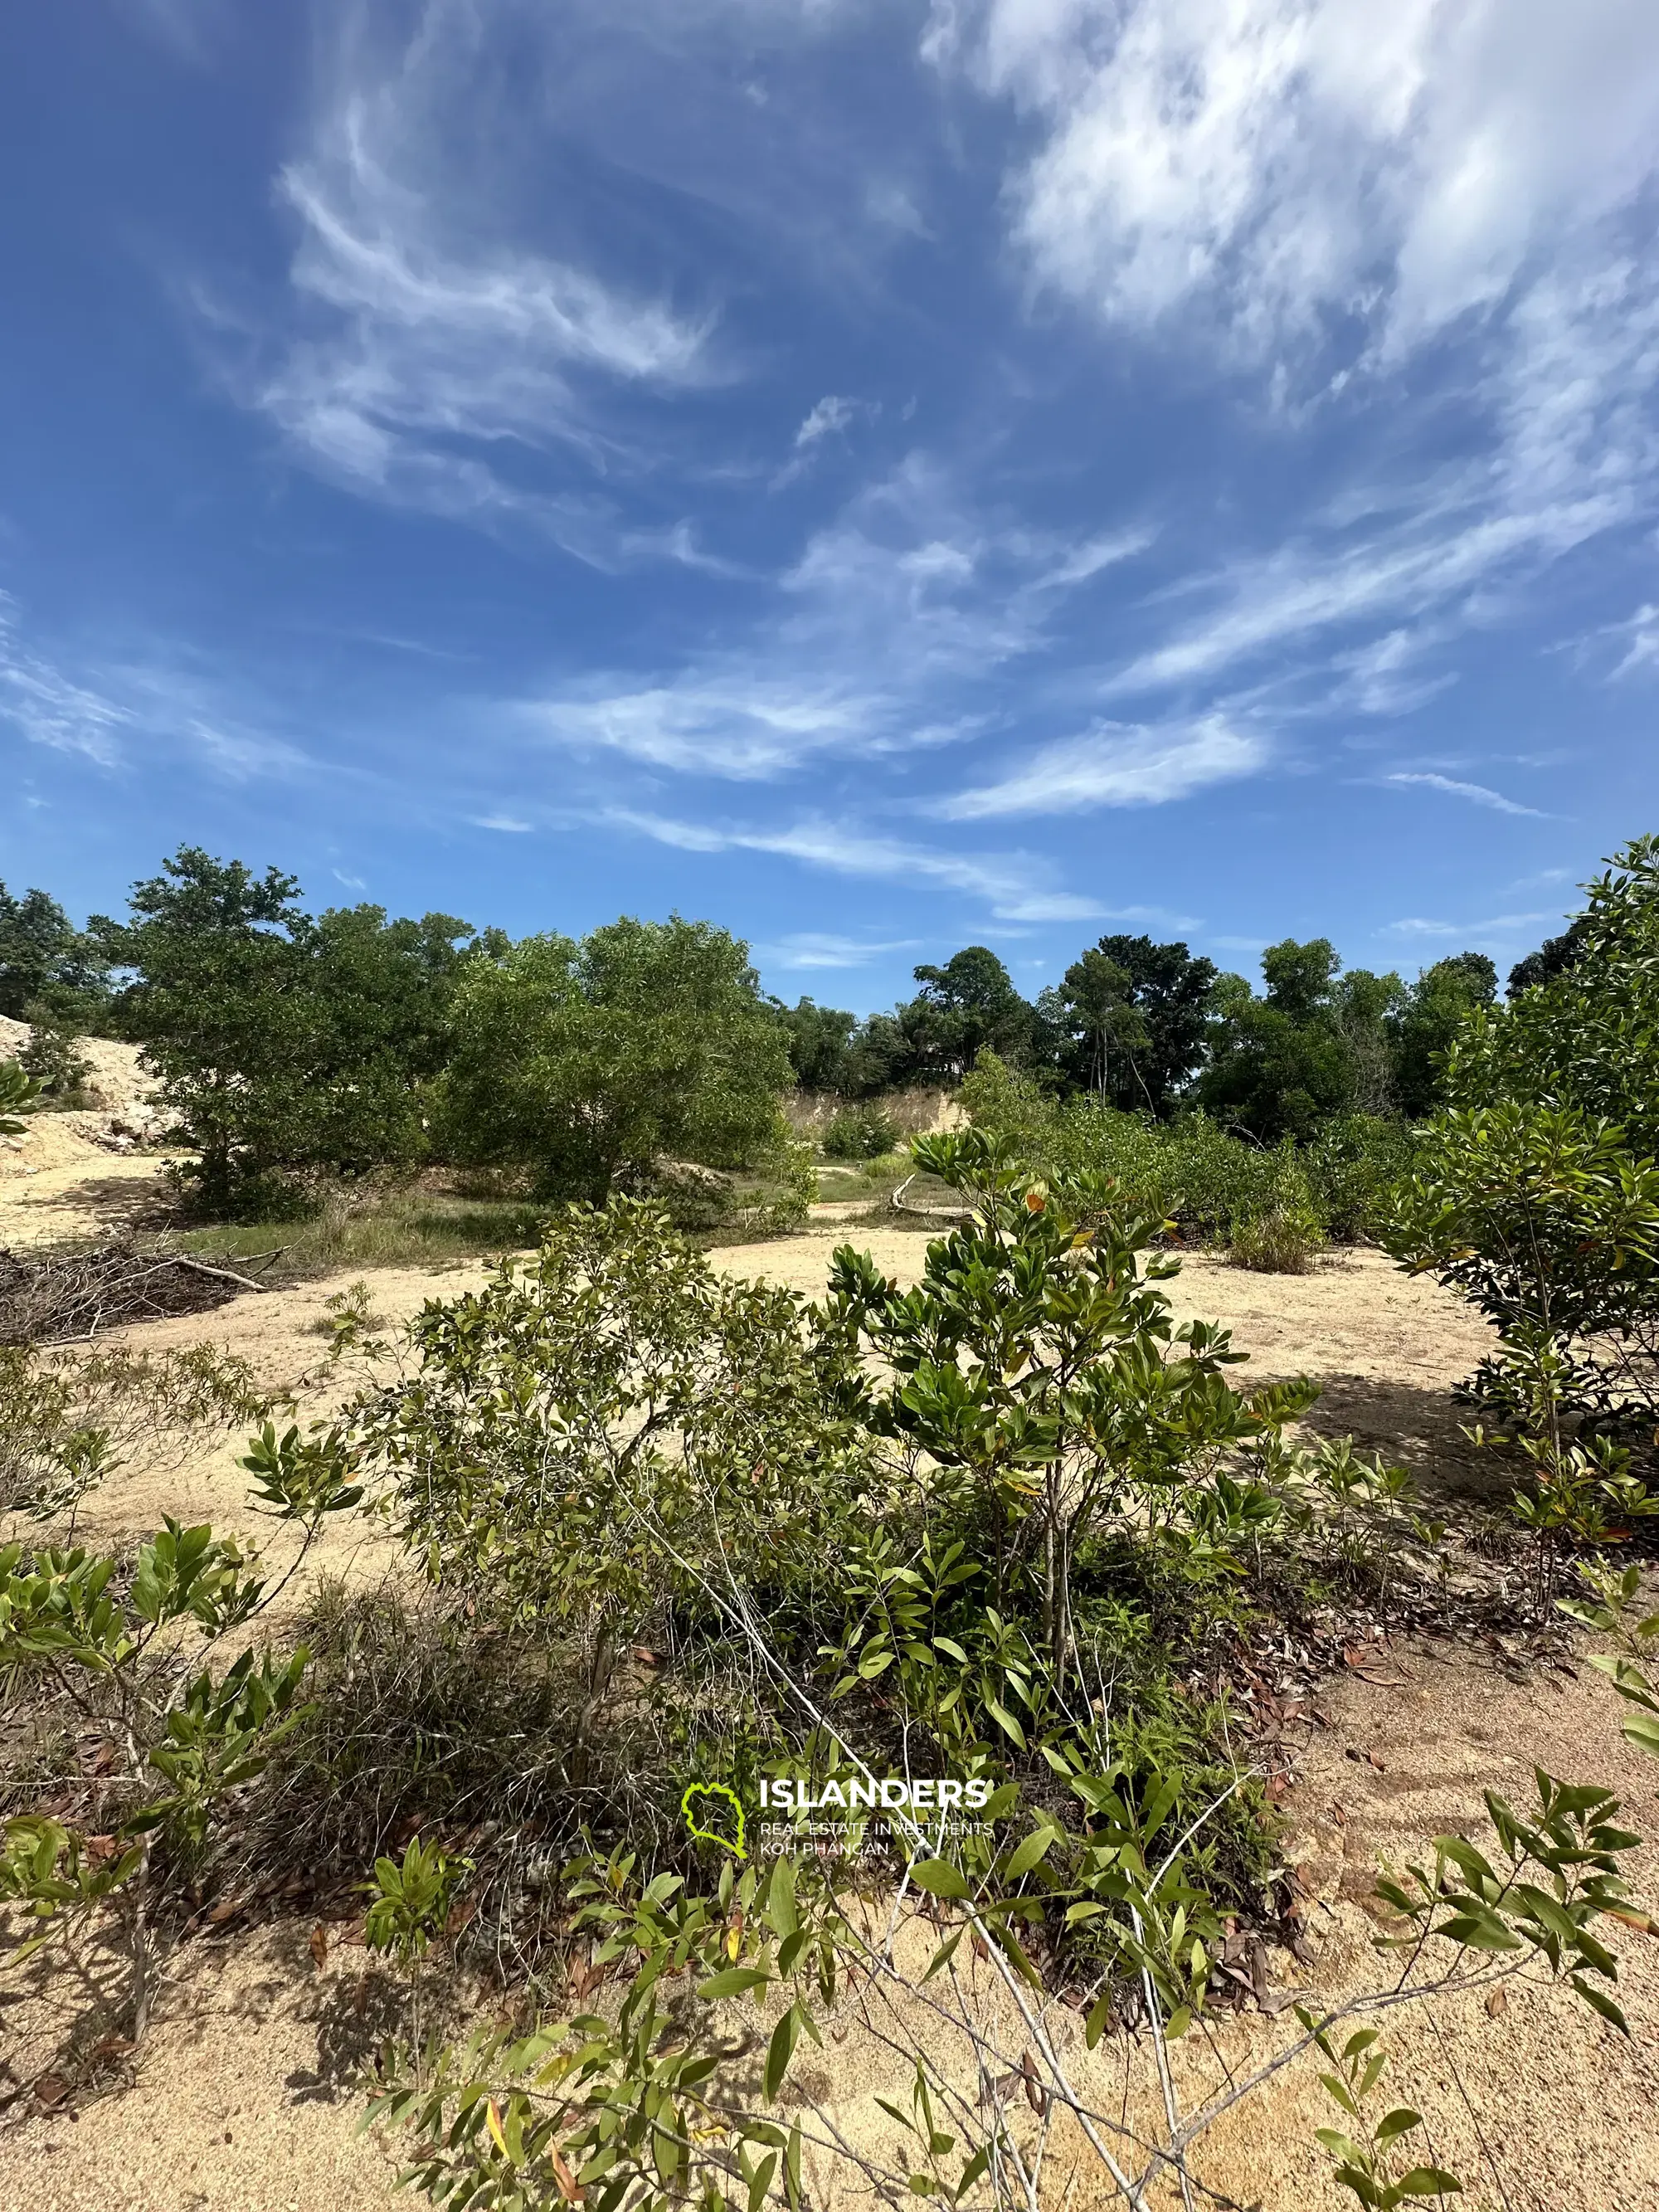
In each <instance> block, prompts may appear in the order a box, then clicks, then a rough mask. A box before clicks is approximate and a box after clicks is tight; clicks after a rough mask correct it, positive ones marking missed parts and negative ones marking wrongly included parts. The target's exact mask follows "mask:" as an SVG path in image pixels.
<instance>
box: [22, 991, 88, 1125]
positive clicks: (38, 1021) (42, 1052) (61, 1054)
mask: <svg viewBox="0 0 1659 2212" xmlns="http://www.w3.org/2000/svg"><path fill="white" fill-rule="evenodd" d="M28 1012H29V1020H30V1024H31V1026H30V1033H29V1041H28V1042H27V1044H26V1045H25V1046H24V1048H23V1049H22V1052H21V1054H20V1055H19V1065H20V1066H21V1067H22V1068H23V1070H24V1072H25V1073H27V1074H29V1075H32V1076H33V1078H34V1079H35V1081H36V1082H37V1083H39V1085H40V1091H41V1098H42V1103H43V1104H45V1105H46V1106H47V1107H48V1108H52V1109H58V1111H60V1112H61V1111H64V1110H67V1109H72V1108H75V1107H78V1106H84V1105H85V1104H86V1103H87V1102H88V1091H87V1086H88V1083H89V1082H90V1080H91V1078H92V1066H91V1063H90V1062H89V1061H88V1060H86V1059H85V1058H83V1057H82V1054H81V1053H80V1052H79V1051H78V1050H77V1049H76V1032H75V1030H73V1029H71V1028H70V1025H69V1024H67V1023H66V1022H63V1021H60V1020H58V1019H55V1018H53V1017H52V1014H51V1013H49V1012H46V1010H44V1009H43V1008H41V1007H39V1006H30V1008H29V1010H28Z"/></svg>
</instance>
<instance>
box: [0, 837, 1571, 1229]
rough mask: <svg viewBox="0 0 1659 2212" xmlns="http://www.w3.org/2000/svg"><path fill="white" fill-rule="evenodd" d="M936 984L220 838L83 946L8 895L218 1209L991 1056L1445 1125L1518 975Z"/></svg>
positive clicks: (579, 1167)
mask: <svg viewBox="0 0 1659 2212" xmlns="http://www.w3.org/2000/svg"><path fill="white" fill-rule="evenodd" d="M1576 950H1577V940H1576V939H1574V937H1573V935H1572V933H1571V931H1569V932H1568V933H1566V934H1565V936H1564V937H1562V938H1560V939H1555V940H1553V942H1552V943H1551V944H1550V945H1546V946H1545V947H1544V948H1543V949H1542V950H1541V951H1540V952H1539V953H1536V954H1534V955H1533V956H1532V957H1531V959H1530V960H1529V961H1528V962H1523V963H1521V966H1520V967H1518V968H1517V969H1516V970H1515V971H1514V973H1513V975H1511V978H1510V992H1511V994H1514V993H1515V992H1516V991H1517V990H1518V989H1522V988H1524V987H1526V985H1527V984H1528V983H1529V982H1533V981H1539V980H1541V979H1543V978H1545V977H1547V976H1548V975H1555V974H1559V973H1560V972H1562V971H1563V970H1564V969H1569V968H1571V963H1572V961H1573V958H1574V957H1575V953H1576ZM1534 969H1537V970H1538V971H1539V973H1538V974H1537V975H1534V973H1533V971H1534ZM1261 977H1262V988H1261V991H1260V992H1258V991H1256V990H1255V988H1253V987H1252V986H1251V985H1250V983H1249V981H1247V980H1246V979H1245V978H1244V977H1243V976H1241V975H1230V974H1225V973H1223V972H1221V971H1219V970H1218V969H1217V968H1216V966H1215V964H1214V963H1212V961H1209V960H1207V959H1205V958H1203V957H1198V956H1194V954H1193V953H1192V952H1191V951H1189V950H1188V947H1187V945H1184V944H1182V943H1179V942H1171V943H1168V944H1158V943H1155V942H1154V941H1153V940H1152V939H1151V938H1150V937H1146V936H1144V935H1143V936H1133V935H1123V934H1119V935H1108V936H1104V937H1103V938H1101V939H1099V941H1098V943H1097V944H1096V945H1091V946H1090V947H1089V948H1088V949H1087V950H1086V951H1084V952H1082V953H1081V954H1080V955H1079V957H1078V958H1077V959H1076V960H1075V961H1073V963H1072V964H1071V965H1070V966H1069V967H1068V968H1067V969H1066V972H1065V975H1064V976H1063V978H1062V980H1061V981H1060V983H1059V984H1057V985H1055V986H1053V987H1049V988H1048V989H1046V990H1044V991H1042V993H1040V994H1038V996H1037V997H1036V1000H1026V999H1025V998H1024V997H1023V996H1022V995H1021V994H1020V993H1019V992H1018V990H1017V989H1016V987H1015V986H1014V983H1013V981H1012V978H1011V977H1010V975H1009V973H1008V970H1007V969H1006V966H1005V965H1004V963H1002V961H1001V960H1000V959H999V958H998V957H997V955H996V954H995V953H994V952H993V951H990V950H989V949H988V948H987V946H984V945H969V946H966V947H965V948H963V950H962V951H958V952H957V953H956V954H954V955H953V956H952V957H951V958H950V959H949V960H947V961H945V962H944V963H941V964H927V963H924V964H922V965H921V966H919V967H918V968H917V969H915V981H916V983H917V985H918V989H917V992H916V994H915V997H914V998H912V999H910V1000H908V1001H906V1002H904V1003H903V1004H901V1005H899V1006H895V1007H894V1008H893V1009H892V1010H891V1012H883V1013H875V1014H872V1015H870V1016H869V1017H868V1018H865V1019H862V1020H860V1018H858V1017H856V1016H855V1015H854V1014H852V1013H849V1012H841V1011H838V1010H836V1009H834V1008H830V1007H824V1006H817V1005H816V1004H815V1003H814V1002H813V1001H812V1000H811V999H807V998H803V999H801V1000H799V1003H798V1004H797V1005H795V1006H786V1005H784V1004H783V1003H782V1002H781V1000H777V999H775V998H771V997H769V996H768V995H767V994H765V993H764V992H763V989H762V987H761V983H760V979H759V977H758V976H757V974H756V972H755V970H754V969H753V967H752V966H751V965H750V960H749V956H748V950H747V947H746V946H745V945H744V944H743V943H742V942H741V941H740V940H739V939H736V938H734V937H732V935H731V934H730V933H729V932H727V931H726V930H723V929H720V928H719V927H715V926H714V925H713V924H711V923H708V922H690V921H684V920H682V919H680V918H678V917H675V918H674V919H672V920H671V921H666V922H643V921H635V920H631V919H629V918H626V917H624V918H623V919H622V920H619V921H616V922H614V923H611V924H610V925H608V926H606V927H603V928H599V929H596V930H594V931H592V933H590V934H588V935H587V936H586V937H585V938H582V939H574V938H570V937H567V936H563V935H561V934H558V933H543V934H537V935H532V936H529V937H526V938H523V939H519V940H517V941H516V942H515V941H513V939H510V938H509V937H508V936H507V933H505V932H503V931H501V930H499V929H490V928H485V929H477V928H475V927H473V926H472V925H471V924H470V923H468V922H465V921H461V920H460V919H459V918H458V917H457V916H455V915H447V914H436V913H435V914H427V915H422V917H421V918H420V919H419V920H418V921H416V920H411V919H407V918H404V919H396V918H392V917H390V916H389V915H387V913H386V909H385V908H382V907H379V906H375V905H371V904H363V905H358V906H354V907H343V908H330V909H328V910H326V911H325V912H324V913H322V914H320V915H313V914H311V913H310V912H308V911H307V908H305V906H304V905H303V904H302V903H301V889H300V885H299V884H298V883H297V882H296V881H295V878H293V877H291V876H289V875H286V874H284V873H283V872H281V871H280V870H278V869H276V868H274V867H270V868H267V869H266V870H265V872H264V874H262V875H261V874H256V873H255V872H254V871H252V869H250V868H249V867H247V866H245V865H244V864H243V863H242V862H240V861H236V860H233V861H222V860H216V859H214V858H213V857H212V856H210V854H208V853H206V852H205V851H204V850H202V849H201V848H197V847H192V846H185V847H181V848H180V849H179V852H178V853H176V854H174V855H173V858H172V859H170V860H167V861H165V862H163V864H162V868H161V873H160V874H158V875H156V876H155V877H152V878H148V879H147V880H145V881H143V882H141V883H138V884H135V885H134V886H133V889H132V891H131V897H130V900H129V904H128V911H127V914H126V915H125V918H124V919H121V920H115V919H112V918H111V917H109V916H107V915H94V916H93V917H92V918H91V920H90V921H88V925H87V927H85V928H84V929H77V928H76V927H74V925H73V924H72V923H71V922H70V919H69V917H68V916H67V915H66V914H65V913H64V909H63V908H62V907H61V906H60V905H59V904H58V902H57V901H56V900H54V899H53V898H52V897H51V896H49V895H48V894H47V893H46V892H45V891H43V890H38V889H37V890H29V891H27V892H26V893H25V894H24V895H23V896H21V897H15V896H13V895H12V894H10V893H9V891H8V890H6V889H5V887H4V885H3V884H0V1013H4V1014H7V1015H10V1016H13V1017H14V1018H21V1019H23V1020H26V1021H28V1022H29V1023H31V1024H33V1026H34V1029H35V1041H34V1044H33V1048H32V1050H33V1057H34V1060H35V1062H36V1064H37V1067H38V1068H39V1069H40V1070H41V1071H45V1072H46V1073H49V1072H50V1070H51V1068H52V1066H54V1065H57V1066H70V1065H72V1055H71V1054H70V1053H69V1051H68V1047H67V1042H66V1041H67V1040H70V1039H72V1037H73V1036H75V1035H76V1034H86V1033H89V1032H98V1033H101V1034H108V1035H114V1036H122V1037H125V1038H127V1039H130V1040H131V1041H132V1042H136V1043H137V1044H139V1045H140V1046H142V1047H143V1051H144V1053H145V1055H146V1057H147V1060H149V1064H150V1065H151V1066H153V1067H154V1068H155V1071H156V1072H157V1074H158V1077H159V1079H160V1087H161V1094H162V1097H163V1100H164V1102H165V1103H166V1105H167V1107H168V1108H169V1109H171V1111H172V1112H173V1115H174V1116H175V1118H176V1121H177V1122H178V1124H179V1127H180V1128H181V1129H182V1130H183V1132H184V1133H185V1134H186V1135H187V1136H188V1138H189V1139H190V1140H191V1144H192V1146H193V1147H194V1148H195V1149H196V1151H197V1153H198V1154H199V1157H200V1165H199V1169H198V1170H197V1176H198V1180H199V1185H200V1189H201V1193H202V1195H203V1197H204V1199H205V1200H207V1201H208V1202H209V1203H210V1204H212V1205H214V1206H223V1205H226V1204H228V1203H229V1202H230V1201H231V1200H232V1199H233V1198H234V1196H235V1195H236V1194H238V1193H239V1192H245V1191H246V1189H247V1188H249V1187H250V1186H254V1187H257V1186H258V1185H259V1184H260V1182H262V1180H264V1181H269V1180H270V1178H272V1177H279V1176H283V1175H287V1174H291V1173H293V1172H295V1171H300V1172H304V1171H307V1170H323V1171H332V1172H346V1173H360V1172H362V1171H364V1170H368V1169H369V1168H371V1167H376V1166H384V1165H392V1166H410V1165H413V1164H419V1163H420V1162H421V1161H422V1160H423V1159H427V1158H441V1159H444V1160H447V1161H449V1162H453V1163H455V1164H464V1165H477V1166H497V1165H499V1166H509V1165H520V1166H522V1165H530V1166H532V1167H533V1168H534V1170H536V1173H537V1176H538V1184H539V1187H541V1188H544V1189H546V1190H549V1191H558V1192H563V1193H568V1194H578V1195H582V1196H587V1197H592V1198H595V1199H599V1198H603V1197H604V1196H605V1194H606V1193H608V1192H609V1191H610V1190H611V1189H612V1188H615V1187H617V1185H618V1184H619V1183H624V1184H625V1183H626V1182H628V1181H629V1179H630V1177H635V1178H637V1176H638V1174H639V1173H640V1172H641V1171H648V1170H649V1168H650V1164H651V1163H652V1162H653V1160H655V1159H657V1158H661V1157H664V1156H666V1157H669V1158H684V1159H689V1160H693V1161H697V1162H701V1163H703V1164H708V1165H711V1166H715V1167H738V1166H747V1165H750V1164H754V1163H755V1162H756V1161H757V1159H760V1158H764V1157H765V1156H766V1155H767V1154H768V1152H769V1151H773V1152H775V1151H777V1150H779V1149H780V1148H781V1147H782V1146H784V1145H785V1144H786V1143H787V1128H786V1126H785V1125H784V1123H783V1121H782V1119H781V1114H780V1111H779V1098H780V1096H781V1093H782V1092H783V1091H786V1090H787V1088H788V1087H789V1086H790V1085H791V1084H792V1083H793V1084H796V1085H801V1086H803V1087H805V1088H808V1089H811V1090H817V1091H832V1092H836V1093H839V1094H841V1095H842V1096H843V1097H848V1098H849V1099H860V1098H868V1097H875V1096H878V1094H880V1093H881V1092H883V1091H890V1090H893V1089H895V1088H897V1087H900V1086H902V1085H910V1084H921V1083H940V1084H945V1085H954V1084H955V1083H957V1082H958V1081H959V1080H961V1079H962V1078H963V1077H964V1076H965V1075H966V1074H967V1073H969V1071H970V1070H971V1069H972V1067H973V1066H974V1064H975V1060H977V1059H978V1058H979V1056H980V1055H981V1053H984V1052H986V1051H987V1050H988V1051H992V1052H994V1053H995V1054H998V1055H999V1057H1000V1060H1003V1061H1004V1062H1006V1064H1007V1065H1008V1066H1011V1067H1012V1068H1014V1069H1017V1070H1018V1071H1020V1072H1022V1073H1024V1074H1026V1075H1028V1076H1030V1077H1031V1078H1033V1079H1036V1081H1037V1082H1038V1083H1039V1084H1040V1085H1042V1087H1043V1088H1044V1090H1045V1091H1048V1093H1049V1094H1050V1095H1052V1096H1054V1097H1058V1098H1064V1097H1075V1096H1084V1095H1091V1096H1094V1097H1098V1098H1099V1099H1100V1100H1101V1101H1102V1102H1103V1103H1106V1104H1109V1105H1111V1106H1114V1107H1116V1108H1118V1109H1122V1110H1124V1111H1127V1112H1129V1113H1134V1114H1140V1115H1151V1116H1153V1117H1155V1118H1157V1119H1158V1120H1161V1121H1169V1120H1171V1119H1173V1118H1175V1117H1176V1116H1177V1115H1179V1114H1180V1113H1181V1112H1182V1111H1185V1110H1188V1109H1191V1108H1194V1107H1198V1108H1201V1109H1203V1110H1204V1111H1205V1112H1206V1113H1207V1114H1209V1115H1212V1117H1213V1118H1214V1119H1215V1120H1217V1121H1219V1122H1221V1123H1223V1124H1225V1125H1226V1126H1230V1127H1237V1128H1238V1129H1240V1130H1243V1131H1244V1132H1247V1133H1249V1134H1250V1135H1251V1136H1253V1137H1255V1138H1257V1139H1260V1140H1261V1141H1262V1142H1264V1143H1269V1144H1271V1143H1273V1142H1276V1141H1278V1140H1279V1139H1282V1138H1284V1137H1287V1136H1288V1137H1291V1138H1294V1139H1297V1140H1305V1139H1309V1138H1310V1137H1311V1136H1312V1135H1314V1134H1315V1133H1316V1132H1317V1131H1318V1129H1319V1128H1320V1127H1322V1126H1323V1125H1324V1124H1325V1123H1327V1122H1328V1121H1331V1120H1333V1119H1334V1118H1335V1117H1339V1116H1341V1115H1347V1114H1352V1113H1364V1114H1370V1115H1399V1116H1404V1117H1406V1118H1417V1117H1419V1116H1420V1115H1424V1114H1426V1113H1428V1112H1429V1111H1431V1109H1433V1108H1434V1107H1435V1106H1436V1105H1437V1103H1439V1098H1440V1089H1439V1085H1440V1082H1441V1076H1440V1072H1439V1071H1440V1068H1441V1065H1442V1061H1443V1055H1444V1054H1445V1051H1446V1049H1447V1048H1448V1047H1449V1043H1450V1042H1451V1039H1452V1037H1453V1036H1454V1035H1455V1032H1456V1030H1458V1027H1459V1025H1460V1024H1462V1023H1463V1022H1464V1021H1465V1020H1466V1019H1467V1018H1468V1017H1469V1015H1471V1014H1472V1013H1473V1012H1475V1011H1477V1010H1478V1009H1479V1008H1480V1007H1482V1006H1490V1005H1491V1004H1492V1002H1493V1001H1494V1000H1495V999H1496V996H1497V990H1498V977H1497V972H1496V970H1495V969H1494V968H1493V965H1492V962H1491V961H1490V960H1488V959H1487V958H1486V957H1485V956H1484V955H1483V954H1480V953H1477V952H1464V953H1460V954H1458V955H1456V956H1455V957H1452V958H1449V959H1444V960H1441V961H1438V962H1437V963H1435V964H1434V965H1433V966H1432V967H1431V968H1429V969H1425V971H1424V972H1423V973H1422V974H1421V975H1419V976H1418V977H1417V979H1416V980H1415V981H1410V982H1408V981H1406V980H1405V979H1404V978H1402V977H1401V975H1397V974H1394V973H1389V974H1386V975H1376V974H1373V973H1371V972H1370V970H1368V969H1346V970H1345V969H1343V968H1342V965H1341V963H1340V961H1339V959H1338V957H1337V955H1336V953H1335V951H1334V948H1333V946H1332V945H1331V944H1330V943H1329V941H1328V939H1323V938H1317V939H1313V940H1311V941H1310V942H1308V943H1304V944H1298V943H1297V942H1296V941H1295V940H1293V939H1286V940H1285V942H1284V943H1282V944H1279V945H1271V946H1269V947H1268V948H1267V951H1265V952H1264V953H1263V955H1262V959H1261Z"/></svg>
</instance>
